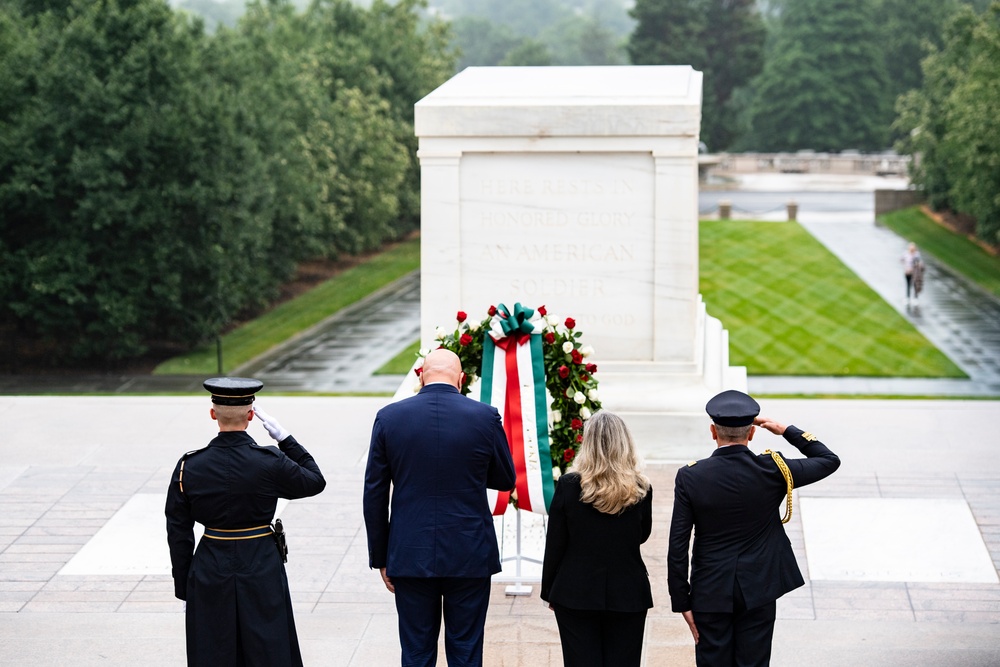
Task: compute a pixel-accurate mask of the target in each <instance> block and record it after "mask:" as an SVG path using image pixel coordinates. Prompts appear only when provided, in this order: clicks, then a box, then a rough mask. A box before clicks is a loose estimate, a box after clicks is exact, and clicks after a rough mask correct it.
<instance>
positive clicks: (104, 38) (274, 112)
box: [0, 0, 454, 363]
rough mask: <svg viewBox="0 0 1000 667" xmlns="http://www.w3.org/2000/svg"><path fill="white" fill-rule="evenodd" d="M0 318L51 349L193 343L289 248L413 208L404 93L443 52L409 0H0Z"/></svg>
mask: <svg viewBox="0 0 1000 667" xmlns="http://www.w3.org/2000/svg"><path fill="white" fill-rule="evenodd" d="M0 7H2V9H3V10H4V11H3V12H0V85H2V86H3V90H4V91H5V94H4V96H3V97H2V99H0V311H2V312H3V316H2V317H0V323H2V324H0V334H2V335H3V336H4V337H5V338H8V337H9V340H10V341H11V345H10V347H11V348H15V349H16V348H17V347H18V346H20V347H21V348H23V349H25V350H26V349H27V347H29V343H30V345H31V346H37V348H38V349H39V350H41V351H44V352H45V354H46V357H47V358H49V359H51V360H52V361H53V362H56V361H58V362H66V361H78V360H79V361H87V362H91V363H92V362H94V361H101V362H104V363H110V362H114V361H115V360H126V359H130V358H133V357H135V356H137V355H140V354H142V353H144V352H145V351H146V350H147V349H149V348H150V347H159V346H164V345H171V346H182V347H183V346H191V345H195V344H197V343H200V342H203V341H206V340H210V339H211V338H212V337H214V336H215V335H216V334H217V333H218V332H219V331H221V330H223V329H224V328H225V327H226V326H227V325H228V324H229V323H230V322H232V321H233V320H234V319H237V318H239V317H241V316H243V315H245V314H246V313H248V312H253V311H254V310H255V309H258V308H260V307H261V306H263V305H264V304H265V303H266V302H267V301H268V300H269V299H270V298H272V297H273V296H274V295H275V293H276V289H277V286H278V285H279V284H280V283H281V282H282V281H283V280H285V279H287V278H288V277H289V276H290V274H291V272H292V271H293V270H294V268H295V266H296V264H297V263H298V262H300V261H302V260H303V259H307V258H312V257H317V256H327V257H335V256H337V255H339V254H341V253H355V252H359V251H363V250H367V249H371V248H375V247H377V246H378V245H380V244H381V243H383V242H385V241H386V240H389V239H392V238H395V237H398V236H400V235H401V234H403V233H405V232H406V231H408V230H410V229H412V228H413V227H414V225H415V223H416V218H417V214H418V211H419V209H418V197H419V174H418V169H417V163H416V158H415V150H416V139H415V138H414V137H413V127H412V106H413V104H414V103H415V102H416V101H417V100H418V99H419V98H420V97H422V96H423V95H425V94H426V93H428V92H429V91H430V90H432V89H433V88H434V87H436V86H437V85H439V84H440V83H441V82H443V81H444V80H445V79H446V78H447V77H448V76H449V75H450V73H451V71H452V68H453V65H454V56H453V54H452V53H451V51H450V49H449V48H448V46H447V44H448V34H447V32H446V30H445V29H444V26H442V25H441V24H438V23H431V24H429V25H424V24H421V22H420V19H419V16H418V14H419V10H420V9H421V8H422V3H421V2H420V0H401V1H400V2H397V3H395V4H390V3H388V2H384V1H383V0H376V2H374V3H373V4H372V6H371V7H370V8H369V9H362V8H359V7H357V6H355V5H353V4H352V3H350V2H348V0H319V1H318V2H316V3H314V4H313V5H312V6H311V7H310V9H309V10H308V11H306V12H304V13H300V12H298V11H296V10H295V8H294V7H293V6H292V5H291V4H290V3H289V2H287V1H284V0H271V1H270V2H266V3H253V4H252V5H251V6H250V7H249V11H248V13H247V14H246V15H245V16H244V17H243V19H242V20H241V21H240V23H239V25H238V26H237V27H236V28H233V29H228V28H221V29H220V30H219V31H218V32H217V33H215V34H214V35H212V36H209V35H206V33H205V31H204V28H203V25H202V23H201V22H200V21H198V20H192V19H190V17H189V16H188V15H185V14H180V13H175V12H173V11H172V10H171V9H170V8H169V7H168V6H167V5H166V4H165V3H163V2H161V1H159V0H66V2H63V3H52V2H47V3H41V2H32V1H30V0H23V1H22V0H0Z"/></svg>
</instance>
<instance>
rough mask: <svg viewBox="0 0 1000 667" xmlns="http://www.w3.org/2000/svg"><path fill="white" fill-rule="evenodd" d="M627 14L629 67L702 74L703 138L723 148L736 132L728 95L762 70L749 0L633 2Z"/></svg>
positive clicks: (760, 42)
mask: <svg viewBox="0 0 1000 667" xmlns="http://www.w3.org/2000/svg"><path fill="white" fill-rule="evenodd" d="M632 16H633V17H634V18H635V19H636V21H637V24H636V27H635V31H634V32H633V33H632V36H631V37H630V38H629V42H628V51H629V55H630V56H631V58H632V63H633V64H636V65H670V64H673V65H691V66H692V67H694V68H695V69H696V70H700V71H701V72H703V73H704V83H703V91H702V125H701V136H702V140H703V141H705V142H706V143H707V144H708V145H709V146H711V147H712V149H713V150H725V149H726V148H728V147H729V146H730V145H731V144H732V143H733V141H734V140H735V139H736V137H737V134H738V131H739V130H738V127H739V115H740V112H739V110H738V109H737V108H735V107H734V106H733V105H732V98H733V95H734V93H736V92H737V91H738V90H739V89H740V88H742V87H745V86H747V85H748V84H749V83H750V81H751V79H753V77H754V76H756V75H757V74H758V73H759V72H760V70H761V67H762V66H763V57H764V40H765V36H766V34H765V29H764V22H763V19H762V18H761V16H760V13H759V12H758V11H757V8H756V5H755V3H754V0H637V2H636V4H635V7H634V8H633V9H632Z"/></svg>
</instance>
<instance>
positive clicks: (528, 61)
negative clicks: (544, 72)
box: [500, 37, 552, 67]
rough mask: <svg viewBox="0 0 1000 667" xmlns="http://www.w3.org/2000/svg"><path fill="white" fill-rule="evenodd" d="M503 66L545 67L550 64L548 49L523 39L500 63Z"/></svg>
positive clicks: (535, 41)
mask: <svg viewBox="0 0 1000 667" xmlns="http://www.w3.org/2000/svg"><path fill="white" fill-rule="evenodd" d="M500 64H501V65H504V66H521V67H523V66H545V65H551V64H552V55H551V54H550V53H549V49H548V47H546V46H545V45H544V44H542V43H541V42H539V41H538V40H535V39H529V38H527V37H526V38H524V39H522V40H521V42H520V43H519V44H518V45H517V46H515V47H514V48H513V49H511V50H510V52H508V53H507V55H506V56H504V59H503V60H501V61H500Z"/></svg>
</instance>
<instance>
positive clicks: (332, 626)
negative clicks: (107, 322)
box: [0, 395, 1000, 667]
mask: <svg viewBox="0 0 1000 667" xmlns="http://www.w3.org/2000/svg"><path fill="white" fill-rule="evenodd" d="M388 400H389V399H387V398H328V397H298V398H297V397H281V396H267V395H263V396H261V398H260V399H259V401H260V407H261V408H262V409H264V410H265V411H267V412H269V413H271V414H272V415H273V416H275V417H276V418H277V419H279V420H280V421H281V422H282V424H283V425H285V426H286V427H287V428H288V429H289V430H290V431H291V432H292V433H294V434H295V435H296V437H297V438H299V439H300V440H301V441H302V442H303V443H305V445H306V446H307V447H308V448H309V449H310V450H311V451H312V453H313V454H314V455H315V457H316V459H317V461H318V463H319V464H320V466H321V467H322V468H323V470H324V473H325V475H326V477H327V480H328V486H327V489H326V491H324V492H323V493H322V494H321V495H320V496H318V497H316V498H310V499H303V500H298V501H294V502H292V503H290V504H288V506H287V507H286V508H285V509H284V511H283V512H282V516H283V520H284V522H285V525H286V528H287V530H288V532H289V546H290V556H289V561H288V566H287V567H288V576H289V581H290V586H291V589H292V598H293V603H294V607H295V612H296V621H297V625H298V629H299V635H300V638H301V644H302V650H303V654H304V657H305V660H306V664H308V665H331V666H338V665H342V666H360V665H375V666H382V665H385V666H391V665H394V664H399V663H398V647H397V635H396V625H395V623H396V616H395V610H394V607H393V602H392V597H391V595H390V594H389V593H388V592H387V591H386V590H385V588H384V587H383V586H382V583H381V581H380V579H379V577H378V573H377V572H374V571H371V570H369V569H368V567H367V548H366V541H365V532H364V524H363V518H362V512H361V495H362V480H363V472H364V465H365V455H366V448H367V443H368V433H369V429H370V427H371V422H372V419H373V417H374V414H375V412H376V411H377V409H378V408H379V407H380V406H381V405H383V404H384V403H385V402H386V401H388ZM761 404H762V408H763V414H765V415H769V416H771V417H773V418H775V419H777V420H779V421H783V422H785V423H794V424H797V425H799V426H801V427H803V428H807V429H809V430H811V431H813V432H814V433H816V434H817V435H819V437H820V438H821V439H822V440H824V441H825V442H826V443H827V444H828V445H829V446H830V447H831V449H833V450H834V451H835V452H837V453H838V454H839V455H840V456H841V458H842V460H843V465H842V467H841V469H840V470H839V471H838V472H837V473H836V474H835V475H834V476H833V477H831V478H829V479H827V480H825V481H824V482H821V483H819V484H816V485H814V486H810V487H805V488H803V489H801V490H798V491H796V492H795V499H796V502H795V511H794V514H793V518H792V521H791V522H790V523H789V524H788V526H787V531H788V534H789V537H790V539H791V540H792V544H793V547H794V549H795V551H796V554H797V557H798V561H799V564H800V567H801V569H802V571H803V573H804V574H805V575H806V578H807V584H806V586H805V587H803V588H801V589H799V590H797V591H794V592H792V593H791V594H789V595H787V596H785V597H784V598H782V599H781V600H780V601H779V605H778V623H777V625H776V630H775V642H774V644H775V647H774V660H773V663H772V664H774V665H776V666H793V665H817V666H820V667H822V666H826V665H831V666H833V665H837V666H840V665H844V666H847V665H859V664H865V665H867V666H869V667H871V666H876V665H886V666H889V665H918V666H921V665H927V666H930V665H961V666H973V665H975V666H980V665H981V666H986V665H996V664H1000V583H998V580H997V566H998V565H1000V462H998V459H997V457H996V456H995V452H994V449H995V437H993V435H992V434H993V433H994V432H995V427H996V423H997V421H998V418H1000V403H997V402H994V401H963V400H944V401H926V400H885V401H880V400H790V399H781V400H779V399H766V398H765V399H763V400H762V401H761ZM208 407H209V403H208V401H207V398H206V397H183V396H181V397H0V424H2V432H3V438H2V440H0V453H2V458H0V461H2V465H0V655H2V656H4V659H3V662H4V663H5V664H23V665H122V666H125V665H178V664H183V663H184V640H183V636H184V631H183V613H182V611H181V603H180V602H179V601H177V600H176V599H174V597H173V589H172V583H171V580H170V576H169V574H168V572H169V569H168V568H169V562H168V558H167V550H166V543H165V531H164V519H163V514H162V502H163V494H164V492H165V489H166V485H167V484H168V483H169V476H170V473H171V471H172V469H173V466H174V464H175V463H176V460H177V458H178V457H179V456H180V455H181V454H182V453H183V452H185V451H187V450H189V449H193V448H197V447H200V446H202V445H203V444H204V443H205V442H206V441H207V440H208V439H210V438H211V437H212V436H213V435H214V433H215V430H214V428H213V427H214V423H213V422H211V421H210V419H209V418H208V414H207V413H208ZM251 433H252V435H254V437H255V438H257V439H258V441H259V442H262V443H264V442H269V439H268V437H267V434H266V433H265V432H264V430H263V428H262V427H260V425H259V424H256V423H255V424H254V425H252V427H251ZM665 437H667V436H665ZM640 445H641V443H640ZM752 445H753V446H754V448H755V449H757V450H758V451H760V450H762V449H764V448H766V447H771V448H775V449H777V448H782V449H783V451H784V453H785V454H786V455H790V451H789V450H790V449H792V448H791V447H790V446H789V445H787V444H785V443H784V442H783V441H782V440H781V439H779V438H777V437H776V436H773V435H771V434H764V433H762V434H759V435H758V436H757V437H756V438H755V439H754V441H753V443H752ZM710 452H711V444H710V440H709V439H708V434H707V422H706V442H705V455H706V456H707V455H708V454H709V453H710ZM684 463H686V462H676V461H649V462H648V471H649V474H650V477H651V478H652V481H653V485H654V489H655V501H654V528H653V534H652V537H651V538H650V540H649V541H648V542H647V544H646V545H644V547H643V555H644V558H645V560H646V564H647V567H648V569H649V573H650V580H651V582H652V584H653V595H654V601H655V604H656V606H655V607H654V609H652V610H651V612H650V614H649V616H648V621H647V630H646V640H645V657H644V664H645V665H648V666H660V665H663V666H671V665H693V664H694V659H693V645H692V643H691V640H690V636H689V635H688V633H687V628H686V626H685V624H684V623H683V621H682V620H681V618H680V617H679V616H678V615H677V614H673V613H671V612H670V607H669V599H668V596H667V591H666V566H665V559H666V549H667V534H668V529H669V521H670V509H671V497H672V481H673V475H674V472H675V470H676V469H677V467H678V466H679V465H683V464H684ZM505 521H506V523H505V524H504V525H502V526H501V532H502V535H503V543H504V546H505V552H504V556H505V557H510V556H512V555H513V539H512V537H513V535H514V529H513V525H514V521H513V520H512V519H511V518H507V519H506V520H505ZM524 524H525V525H524V527H523V529H522V534H523V536H524V540H523V545H522V555H523V556H524V557H526V558H539V557H540V556H541V545H542V543H541V539H540V535H541V530H540V529H539V528H538V519H537V517H536V516H535V515H529V516H527V517H526V518H525V520H524ZM532 567H533V566H532V565H531V564H528V563H526V564H525V565H524V567H523V569H522V574H523V575H524V576H525V578H530V575H531V573H532ZM534 567H536V566H534ZM512 578H514V577H513V563H512V562H508V563H507V565H506V569H505V573H504V575H503V576H498V577H497V582H496V584H495V585H494V593H493V599H492V603H491V607H490V612H489V617H488V622H487V634H486V641H487V647H486V664H487V665H494V666H513V665H520V666H524V667H543V666H547V665H559V664H561V652H560V648H559V640H558V632H557V629H556V624H555V620H554V618H553V616H552V614H551V612H550V611H549V610H548V609H546V608H545V607H544V606H543V605H542V603H541V601H540V600H539V598H538V594H537V584H536V585H535V586H534V589H533V591H532V594H531V595H530V596H526V597H508V596H507V595H505V590H506V586H508V585H509V584H510V583H511V582H510V581H509V580H510V579H512ZM439 664H441V665H444V664H445V661H444V657H443V654H442V656H441V659H440V662H439Z"/></svg>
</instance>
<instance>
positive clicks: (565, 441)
mask: <svg viewBox="0 0 1000 667" xmlns="http://www.w3.org/2000/svg"><path fill="white" fill-rule="evenodd" d="M525 310H526V312H527V313H528V315H527V317H532V315H533V314H537V315H538V316H540V317H538V318H537V319H536V320H535V322H536V324H535V330H536V331H540V334H541V337H542V353H543V357H544V362H543V363H544V367H545V387H546V389H547V390H548V393H549V398H550V404H549V414H548V424H549V449H550V451H551V453H552V468H553V470H552V473H553V475H554V476H555V477H558V476H559V475H561V474H562V473H564V472H565V471H566V469H567V468H568V467H569V466H570V465H571V464H572V462H573V458H574V457H575V456H576V450H577V447H578V446H579V444H580V443H581V442H582V441H583V423H584V422H585V421H586V420H587V419H590V416H591V415H593V414H594V413H595V412H597V411H598V410H600V409H601V402H600V399H599V395H598V391H597V378H596V377H595V374H596V373H597V364H595V363H592V362H589V361H587V358H588V357H590V356H591V355H592V354H593V352H594V350H593V348H591V347H590V346H585V345H583V344H582V343H581V342H580V339H581V338H582V337H583V333H582V332H580V331H579V330H577V328H576V321H575V320H574V319H573V318H572V317H567V318H565V319H561V318H559V317H555V316H553V315H549V314H548V312H547V311H546V309H545V306H544V305H543V306H539V307H538V308H536V309H534V311H532V310H530V309H525ZM502 316H504V313H503V311H502V310H498V308H497V307H496V306H490V307H489V309H488V311H487V315H486V317H485V318H483V319H481V320H470V319H469V316H468V314H467V313H465V312H464V311H459V312H458V314H457V315H456V316H455V319H456V322H457V325H456V326H455V328H454V329H451V330H448V329H445V328H443V327H438V329H437V334H436V338H437V341H438V347H439V348H445V349H447V350H451V351H452V352H454V353H455V354H457V355H458V358H459V359H460V360H461V362H462V370H463V371H464V372H465V381H464V382H463V384H462V388H461V391H462V393H463V394H466V395H467V394H468V393H469V391H470V388H471V386H472V385H473V384H474V383H475V382H476V381H477V380H478V379H479V374H480V371H481V369H482V365H483V343H484V341H485V336H486V335H488V332H489V331H490V328H491V326H492V324H493V322H494V318H496V317H502ZM429 352H430V350H423V351H421V353H420V356H421V357H424V356H426V355H427V353H429ZM420 371H421V369H420V368H419V367H418V368H417V369H416V373H417V374H418V375H419V374H420ZM557 470H558V472H557Z"/></svg>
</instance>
